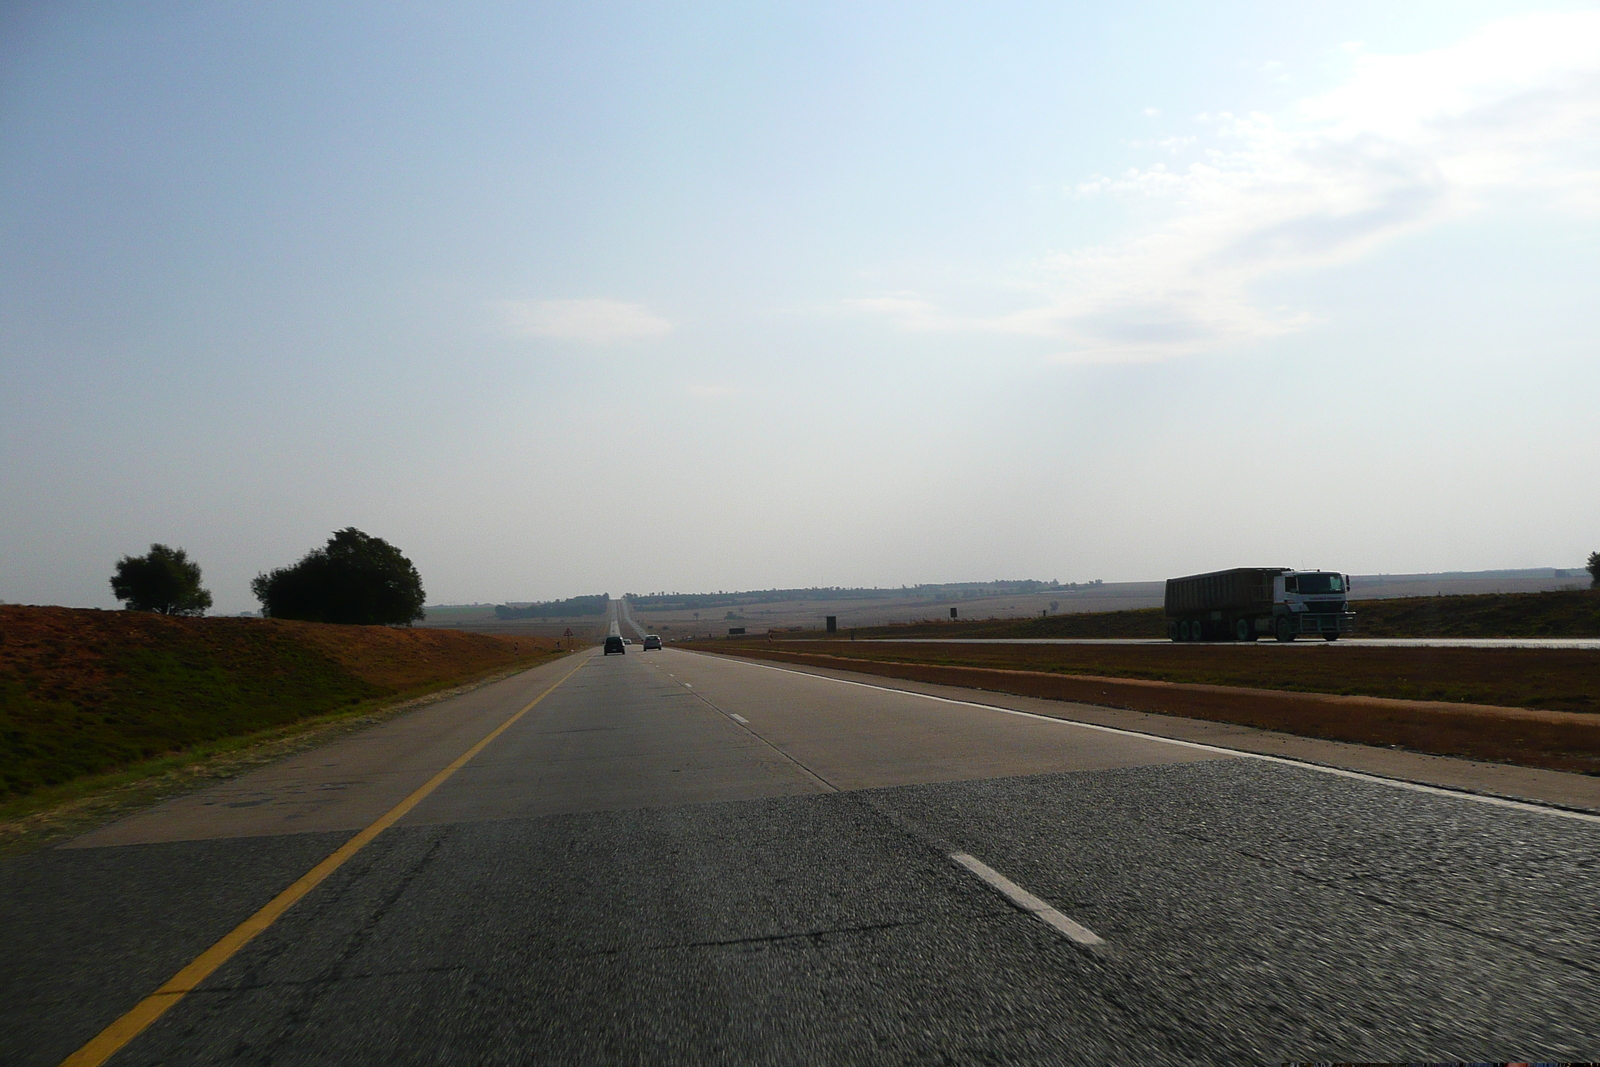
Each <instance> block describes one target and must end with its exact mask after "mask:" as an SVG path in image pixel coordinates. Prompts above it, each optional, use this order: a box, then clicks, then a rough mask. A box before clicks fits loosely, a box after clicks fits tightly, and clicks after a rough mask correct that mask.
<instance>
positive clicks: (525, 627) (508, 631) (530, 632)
mask: <svg viewBox="0 0 1600 1067" xmlns="http://www.w3.org/2000/svg"><path fill="white" fill-rule="evenodd" d="M427 612H428V617H427V618H426V619H424V620H422V621H421V622H419V623H418V624H417V627H418V628H419V629H425V630H435V629H445V630H465V631H467V632H468V633H483V634H503V635H505V636H507V637H535V638H556V637H560V636H562V634H564V633H565V632H566V631H567V630H571V631H572V633H573V637H574V639H575V640H577V641H579V642H580V643H582V642H592V641H598V640H599V639H600V638H602V637H604V636H605V633H606V623H607V620H608V619H609V618H610V616H609V615H574V616H570V617H566V618H550V619H501V618H497V617H496V616H495V613H494V605H493V604H460V605H455V604H452V605H447V606H445V607H430V608H428V609H427Z"/></svg>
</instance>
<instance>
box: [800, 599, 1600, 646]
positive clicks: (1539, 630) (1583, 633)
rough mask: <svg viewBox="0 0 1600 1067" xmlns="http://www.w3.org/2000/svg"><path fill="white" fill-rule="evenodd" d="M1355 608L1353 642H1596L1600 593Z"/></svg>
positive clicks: (938, 630)
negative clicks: (1399, 639) (1495, 639)
mask: <svg viewBox="0 0 1600 1067" xmlns="http://www.w3.org/2000/svg"><path fill="white" fill-rule="evenodd" d="M1353 606H1354V609H1355V612H1356V636H1358V637H1600V590H1591V589H1583V590H1576V591H1565V592H1545V593H1503V594H1502V593H1483V594H1477V595H1468V596H1443V597H1434V596H1428V597H1407V598H1396V599H1390V600H1362V601H1358V602H1356V603H1355V604H1354V605H1353ZM840 625H841V626H843V622H841V623H840ZM853 629H854V631H855V636H856V637H858V638H892V637H941V638H961V637H987V638H1006V637H1011V638H1027V637H1078V638H1088V637H1156V638H1160V637H1165V636H1166V634H1167V630H1166V619H1165V617H1164V616H1163V615H1162V612H1161V609H1160V608H1142V609H1139V610H1135V611H1108V612H1101V613H1095V614H1072V615H1065V614H1063V615H1051V616H1049V617H1047V618H1031V619H972V620H960V619H957V620H937V619H932V620H926V621H922V622H916V623H909V624H903V625H898V626H873V627H855V628H853ZM805 636H808V637H815V636H817V635H815V634H808V635H805ZM845 636H848V635H845Z"/></svg>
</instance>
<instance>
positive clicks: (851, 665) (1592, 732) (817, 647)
mask: <svg viewBox="0 0 1600 1067" xmlns="http://www.w3.org/2000/svg"><path fill="white" fill-rule="evenodd" d="M680 647H688V648H692V649H697V650H702V651H706V652H715V653H718V654H722V655H735V656H744V657H749V658H754V659H767V660H773V661H776V662H779V663H793V664H796V665H806V666H812V667H831V668H834V669H838V670H846V671H859V672H862V673H867V674H875V675H880V676H884V677H890V678H903V679H909V680H914V681H921V682H933V683H938V684H944V685H958V686H964V687H970V688H974V689H983V690H991V691H994V692H1001V693H1012V694H1017V695H1020V696H1032V697H1045V698H1049V699H1054V700H1069V701H1075V702H1080V703H1086V704H1100V705H1105V706H1109V707H1120V708H1129V709H1133V710H1137V711H1148V712H1155V713H1158V714H1164V715H1176V716H1182V717H1186V718H1196V719H1207V720H1211V721H1214V722H1230V723H1237V724H1240V725H1245V726H1253V727H1258V728H1261V729H1268V730H1277V731H1281V732H1284V733H1291V734H1299V735H1301V736H1305V737H1317V738H1324V739H1328V740H1335V741H1350V742H1355V743H1358V744H1368V745H1385V746H1394V747H1400V748H1406V749H1410V750H1413V751H1417V752H1425V753H1430V754H1434V755H1442V756H1464V757H1468V758H1471V759H1479V760H1494V761H1499V762H1507V763H1517V764H1521V765H1523V766H1529V767H1544V768H1549V769H1552V770H1565V771H1580V772H1583V773H1586V774H1600V715H1597V714H1595V713H1594V712H1593V711H1592V710H1590V709H1591V708H1592V707H1593V706H1594V704H1595V703H1596V702H1595V700H1594V697H1593V696H1592V694H1595V693H1600V656H1596V655H1595V654H1594V653H1593V652H1569V651H1563V650H1544V649H1495V650H1482V649H1451V648H1426V649H1389V648H1340V647H1338V646H1319V647H1309V648H1306V649H1304V650H1303V651H1302V650H1295V651H1293V652H1290V653H1287V654H1277V650H1270V651H1269V650H1267V649H1263V648H1253V647H1250V646H1226V645H1200V646H1195V645H1173V646H1159V645H1158V646H1134V647H1126V646H1123V647H1118V646H1104V645H1089V646H1084V645H960V644H949V645H934V646H929V645H900V646H895V647H892V648H889V647H885V646H882V645H860V644H856V645H852V644H851V643H850V642H848V641H845V642H839V641H825V642H823V641H819V642H798V641H784V642H769V641H748V642H740V641H718V642H707V643H704V644H698V645H695V644H690V645H687V646H680Z"/></svg>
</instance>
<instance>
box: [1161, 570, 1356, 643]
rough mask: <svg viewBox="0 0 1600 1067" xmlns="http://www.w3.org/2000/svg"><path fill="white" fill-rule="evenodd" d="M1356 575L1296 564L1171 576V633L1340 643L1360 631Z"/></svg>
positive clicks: (1186, 637) (1185, 637) (1183, 637)
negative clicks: (1353, 591) (1353, 603)
mask: <svg viewBox="0 0 1600 1067" xmlns="http://www.w3.org/2000/svg"><path fill="white" fill-rule="evenodd" d="M1349 590H1350V576H1349V575H1347V574H1338V573H1336V572H1334V571H1300V570H1294V569H1293V568H1290V567H1235V568H1234V569H1233V570H1227V571H1212V572H1210V573H1209V574H1191V575H1188V576H1187V577H1183V578H1168V579H1167V596H1166V617H1167V636H1168V637H1170V638H1171V639H1172V640H1174V641H1254V640H1256V639H1257V638H1259V637H1260V636H1261V635H1262V634H1270V635H1272V636H1273V637H1275V638H1277V639H1278V640H1279V641H1285V642H1287V641H1293V640H1294V639H1295V638H1296V637H1299V636H1300V635H1302V634H1305V635H1308V636H1312V637H1321V638H1322V639H1323V640H1324V641H1337V640H1338V639H1339V638H1340V636H1342V635H1344V634H1350V633H1354V632H1355V627H1356V616H1355V612H1353V611H1351V610H1350V605H1349V602H1348V600H1347V599H1346V598H1347V596H1348V594H1349Z"/></svg>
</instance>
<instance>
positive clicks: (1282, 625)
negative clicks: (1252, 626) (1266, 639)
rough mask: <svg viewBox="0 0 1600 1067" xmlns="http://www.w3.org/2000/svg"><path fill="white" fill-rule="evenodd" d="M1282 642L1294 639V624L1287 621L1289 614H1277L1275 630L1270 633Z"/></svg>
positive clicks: (1286, 642) (1285, 642)
mask: <svg viewBox="0 0 1600 1067" xmlns="http://www.w3.org/2000/svg"><path fill="white" fill-rule="evenodd" d="M1272 636H1274V637H1276V638H1277V639H1278V640H1279V641H1282V642H1283V643H1284V644H1288V643H1289V642H1290V641H1293V640H1294V626H1293V624H1292V623H1290V621H1289V616H1287V615H1279V616H1278V625H1277V629H1276V632H1275V633H1274V634H1273V635H1272Z"/></svg>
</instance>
